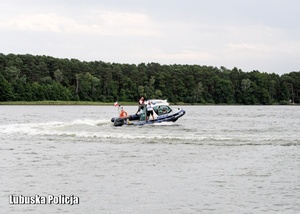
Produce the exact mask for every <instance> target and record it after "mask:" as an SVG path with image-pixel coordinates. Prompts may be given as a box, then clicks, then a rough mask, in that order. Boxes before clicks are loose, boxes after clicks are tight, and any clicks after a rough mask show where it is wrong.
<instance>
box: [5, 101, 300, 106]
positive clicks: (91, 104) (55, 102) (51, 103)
mask: <svg viewBox="0 0 300 214" xmlns="http://www.w3.org/2000/svg"><path fill="white" fill-rule="evenodd" d="M1 105H62V106H63V105H74V106H76V105H77V106H114V102H93V101H7V102H0V106H1ZM119 105H122V106H134V105H137V102H119ZM170 105H186V106H188V105H189V106H242V105H241V104H214V103H206V104H204V103H193V104H191V103H183V102H179V103H170ZM287 105H290V106H299V105H298V104H296V103H295V104H287ZM245 106H247V105H245ZM253 106H255V105H253ZM261 106H263V105H261ZM266 106H268V105H266ZM273 106H281V104H273Z"/></svg>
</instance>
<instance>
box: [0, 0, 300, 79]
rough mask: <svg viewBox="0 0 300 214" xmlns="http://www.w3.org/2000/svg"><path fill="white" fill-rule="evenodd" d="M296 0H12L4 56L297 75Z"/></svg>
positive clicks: (4, 13) (4, 6)
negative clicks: (203, 66) (21, 55)
mask: <svg viewBox="0 0 300 214" xmlns="http://www.w3.org/2000/svg"><path fill="white" fill-rule="evenodd" d="M299 9H300V1H298V0H219V1H218V0H210V1H207V0H205V1H204V0H184V1H181V0H177V1H171V0H160V1H157V0H151V1H150V0H148V1H146V0H126V1H125V0H120V1H113V0H110V1H103V0H102V1H101V0H98V1H96V0H94V1H93V0H86V1H78V0H75V1H71V0H64V1H62V0H60V1H58V0H51V1H50V0H49V1H48V0H44V1H42V0H39V1H38V0H23V1H22V0H10V1H4V2H3V1H2V2H1V3H0V35H1V39H0V47H1V51H0V52H2V53H4V54H8V53H15V54H26V53H29V54H33V55H50V56H53V57H58V58H76V59H79V60H86V61H93V60H101V61H105V62H118V63H134V64H139V63H142V62H145V63H148V62H158V63H160V64H199V65H208V66H217V67H220V66H225V67H227V68H229V69H231V68H233V67H238V68H240V69H242V70H243V71H252V70H259V71H261V72H268V73H273V72H274V73H278V74H283V73H287V72H291V71H299V70H300V63H299V59H300V13H299Z"/></svg>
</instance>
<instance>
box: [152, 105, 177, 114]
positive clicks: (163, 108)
mask: <svg viewBox="0 0 300 214" xmlns="http://www.w3.org/2000/svg"><path fill="white" fill-rule="evenodd" d="M153 110H154V111H155V113H156V114H157V115H158V116H159V115H164V114H169V113H170V112H171V111H172V109H171V108H170V107H169V106H165V105H161V106H155V107H154V108H153Z"/></svg>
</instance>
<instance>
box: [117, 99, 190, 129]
mask: <svg viewBox="0 0 300 214" xmlns="http://www.w3.org/2000/svg"><path fill="white" fill-rule="evenodd" d="M149 101H150V102H151V104H152V107H153V117H154V120H153V118H152V116H150V117H149V118H148V120H147V115H146V113H147V108H146V105H144V106H143V108H141V110H140V111H139V113H138V114H133V115H129V116H127V117H125V118H122V117H113V118H111V122H112V123H113V124H114V126H123V125H147V124H154V123H162V122H175V121H177V120H178V118H180V117H182V116H183V115H184V114H185V110H183V109H181V108H171V107H170V105H169V103H168V102H167V100H148V101H146V102H145V103H148V102H149Z"/></svg>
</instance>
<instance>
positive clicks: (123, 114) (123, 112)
mask: <svg viewBox="0 0 300 214" xmlns="http://www.w3.org/2000/svg"><path fill="white" fill-rule="evenodd" d="M127 115H128V114H127V112H126V111H124V110H122V111H121V113H120V117H121V118H126V117H127Z"/></svg>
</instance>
